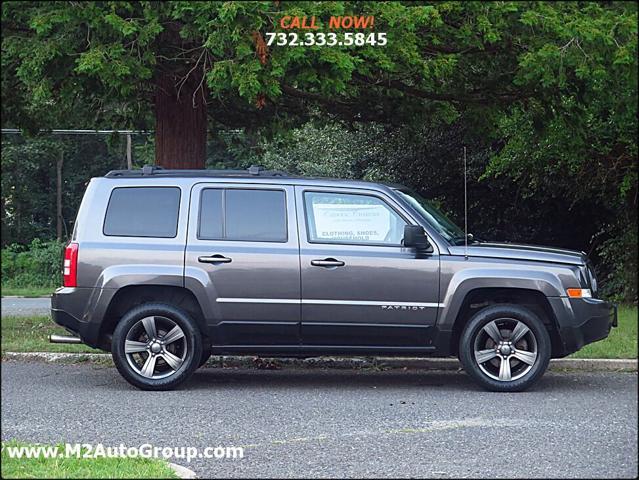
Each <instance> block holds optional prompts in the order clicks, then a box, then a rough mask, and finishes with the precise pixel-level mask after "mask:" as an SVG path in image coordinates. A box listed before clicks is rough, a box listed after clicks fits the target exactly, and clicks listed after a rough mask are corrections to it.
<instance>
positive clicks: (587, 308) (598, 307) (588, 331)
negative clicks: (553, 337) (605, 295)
mask: <svg viewBox="0 0 639 480" xmlns="http://www.w3.org/2000/svg"><path fill="white" fill-rule="evenodd" d="M549 301H550V303H551V306H552V308H553V310H554V312H555V317H556V318H557V322H558V324H559V325H558V326H559V335H560V337H561V341H562V344H563V351H562V352H557V353H559V355H557V356H565V355H569V354H571V353H573V352H576V351H577V350H579V349H581V348H582V347H583V346H584V345H587V344H589V343H593V342H596V341H598V340H602V339H604V338H606V337H607V336H608V334H609V333H610V329H611V328H612V327H616V326H617V306H616V305H614V304H612V303H609V302H606V301H604V300H598V299H594V298H565V297H556V298H549Z"/></svg>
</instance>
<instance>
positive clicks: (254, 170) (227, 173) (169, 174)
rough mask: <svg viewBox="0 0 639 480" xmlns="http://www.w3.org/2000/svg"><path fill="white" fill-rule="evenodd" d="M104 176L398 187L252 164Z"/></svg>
mask: <svg viewBox="0 0 639 480" xmlns="http://www.w3.org/2000/svg"><path fill="white" fill-rule="evenodd" d="M105 178H113V179H117V178H123V179H124V178H138V179H139V178H147V179H152V178H157V179H159V178H235V179H260V180H266V179H276V180H282V181H283V182H282V183H317V182H326V183H348V184H351V185H363V184H367V185H378V186H385V187H388V188H399V187H401V186H400V185H396V184H390V183H385V182H366V181H363V180H355V179H344V178H329V177H310V176H309V177H306V176H300V175H292V174H289V173H287V172H283V171H280V170H267V169H265V168H263V167H259V166H256V165H253V166H251V167H249V168H247V169H245V170H211V169H192V170H177V169H168V168H162V167H156V166H151V165H147V166H145V167H143V168H141V169H136V170H111V171H110V172H109V173H107V174H106V175H105Z"/></svg>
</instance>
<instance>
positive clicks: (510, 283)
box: [437, 267, 563, 330]
mask: <svg viewBox="0 0 639 480" xmlns="http://www.w3.org/2000/svg"><path fill="white" fill-rule="evenodd" d="M478 288H506V289H507V288H517V289H525V290H534V291H538V292H541V293H543V294H544V295H545V296H546V297H559V296H561V295H562V292H563V288H562V283H561V280H560V279H559V277H558V276H557V275H555V274H553V273H551V272H545V271H542V270H522V269H521V268H517V269H515V268H508V267H501V268H467V269H464V270H461V271H458V272H457V273H455V274H454V275H453V277H452V278H451V280H450V282H449V283H448V288H447V289H446V292H445V293H444V296H443V302H442V303H443V304H444V306H443V308H442V311H441V315H440V317H439V319H438V322H437V325H438V327H439V329H440V330H452V328H453V324H454V323H455V319H456V318H457V314H458V313H459V311H460V309H461V307H462V305H463V302H464V299H465V298H466V296H467V295H468V294H469V293H470V292H471V291H472V290H475V289H478Z"/></svg>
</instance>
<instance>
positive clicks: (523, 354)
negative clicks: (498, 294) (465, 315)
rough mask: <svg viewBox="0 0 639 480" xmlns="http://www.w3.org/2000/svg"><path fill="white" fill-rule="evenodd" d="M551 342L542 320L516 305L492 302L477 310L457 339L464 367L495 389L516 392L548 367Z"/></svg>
mask: <svg viewBox="0 0 639 480" xmlns="http://www.w3.org/2000/svg"><path fill="white" fill-rule="evenodd" d="M550 355H551V343H550V336H549V335H548V331H547V330H546V327H545V326H544V324H543V322H542V321H541V320H540V319H539V317H537V315H535V314H534V313H533V312H531V311H530V310H528V309H527V308H524V307H520V306H518V305H495V306H492V307H487V308H485V309H483V310H480V311H479V312H477V313H476V314H475V315H474V316H473V317H472V318H471V319H470V320H469V321H468V323H467V324H466V326H465V328H464V331H463V332H462V335H461V338H460V341H459V359H460V361H461V363H462V365H463V366H464V370H465V371H466V372H467V373H468V374H469V375H470V376H471V377H472V378H473V380H475V381H476V382H477V383H478V384H479V385H481V386H482V387H484V388H485V389H487V390H492V391H496V392H518V391H522V390H525V389H527V388H528V387H530V386H531V385H533V384H534V383H535V382H536V381H537V380H539V378H541V376H542V375H543V374H544V372H545V371H546V369H547V368H548V362H549V361H550Z"/></svg>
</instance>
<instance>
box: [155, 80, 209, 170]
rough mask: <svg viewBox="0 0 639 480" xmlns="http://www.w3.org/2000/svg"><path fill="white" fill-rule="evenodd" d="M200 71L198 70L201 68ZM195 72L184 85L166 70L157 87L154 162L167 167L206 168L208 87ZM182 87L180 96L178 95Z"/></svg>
mask: <svg viewBox="0 0 639 480" xmlns="http://www.w3.org/2000/svg"><path fill="white" fill-rule="evenodd" d="M198 73H199V72H198ZM200 75H201V73H200V74H196V72H192V73H191V75H189V78H188V79H187V80H186V82H184V84H183V85H182V86H181V88H180V86H179V85H176V84H177V83H178V81H179V80H180V78H179V77H176V76H174V75H171V74H168V73H164V74H160V76H159V78H158V80H157V81H156V90H155V164H156V165H158V166H161V167H164V168H204V163H205V161H206V132H207V118H206V102H205V100H204V97H205V94H206V90H204V94H203V90H202V89H205V88H206V87H205V82H201V80H202V77H201V76H200ZM178 91H179V96H178Z"/></svg>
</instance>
